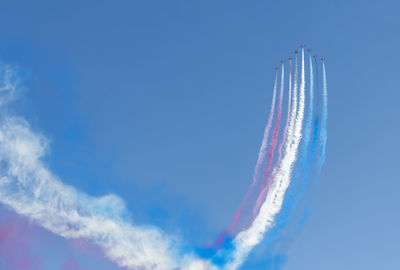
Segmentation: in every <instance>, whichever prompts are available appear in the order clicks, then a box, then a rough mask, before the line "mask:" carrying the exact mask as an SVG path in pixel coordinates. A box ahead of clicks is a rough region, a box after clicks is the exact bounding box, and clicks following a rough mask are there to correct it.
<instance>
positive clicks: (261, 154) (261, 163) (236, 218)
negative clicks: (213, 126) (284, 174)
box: [216, 72, 278, 244]
mask: <svg viewBox="0 0 400 270" xmlns="http://www.w3.org/2000/svg"><path fill="white" fill-rule="evenodd" d="M277 83H278V72H276V73H275V82H274V90H273V94H272V102H271V109H270V112H269V117H268V121H267V125H266V127H265V130H264V136H263V139H262V143H261V147H260V150H259V153H258V158H257V162H256V166H255V169H254V174H253V181H252V183H251V185H250V187H249V189H248V191H247V193H246V195H245V197H244V199H243V201H242V202H241V203H240V205H239V207H238V209H237V210H236V212H235V215H234V218H233V221H232V224H231V225H230V226H229V228H228V229H227V232H228V233H230V234H232V233H234V231H235V230H236V228H237V225H238V222H239V221H240V218H241V217H242V215H243V212H244V209H245V208H246V207H248V204H249V200H250V198H251V195H252V193H253V192H254V189H255V187H256V186H257V184H258V182H259V179H260V175H259V174H260V170H261V168H262V167H263V166H264V161H265V156H266V152H267V149H268V139H269V134H270V130H271V126H272V120H273V119H274V114H275V100H276V92H277ZM224 237H225V233H222V234H221V235H220V236H219V239H217V241H216V242H217V244H220V243H219V242H221V241H223V238H224Z"/></svg>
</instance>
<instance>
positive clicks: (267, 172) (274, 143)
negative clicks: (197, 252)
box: [252, 63, 290, 220]
mask: <svg viewBox="0 0 400 270" xmlns="http://www.w3.org/2000/svg"><path fill="white" fill-rule="evenodd" d="M284 74H285V66H284V64H283V63H282V75H281V90H280V93H279V105H278V113H277V117H276V122H275V126H274V130H273V137H272V143H271V148H270V149H269V151H268V163H267V168H266V170H265V177H264V182H263V183H262V185H261V187H260V193H259V195H258V197H257V200H256V203H255V205H254V207H253V212H252V220H253V219H254V218H255V217H256V216H257V214H258V210H259V208H260V205H261V203H262V202H263V200H264V199H265V195H266V193H267V191H268V189H269V187H270V184H271V182H272V181H271V178H272V175H271V169H272V162H273V160H274V152H275V149H276V146H277V144H278V136H279V129H280V126H281V118H282V101H283V88H284ZM288 106H289V110H290V103H289V104H288ZM288 120H289V114H288V118H287V121H286V127H285V131H284V134H283V136H284V138H283V139H282V141H281V143H280V145H279V150H280V153H279V157H281V156H282V153H281V152H282V147H283V143H282V142H284V140H285V137H286V129H287V126H288V123H289V122H288ZM279 161H280V160H279ZM279 161H278V162H277V163H276V165H278V164H279Z"/></svg>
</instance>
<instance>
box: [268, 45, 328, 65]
mask: <svg viewBox="0 0 400 270" xmlns="http://www.w3.org/2000/svg"><path fill="white" fill-rule="evenodd" d="M305 46H306V45H304V44H301V45H300V47H301V48H304V47H305ZM307 51H308V52H309V53H311V52H312V49H307ZM298 53H299V51H297V50H296V51H294V54H298ZM313 57H314V59H317V58H318V55H316V54H315V55H313ZM292 59H293V57H289V61H291V60H292ZM321 61H325V57H321ZM281 63H282V64H283V63H285V60H282V61H281ZM275 69H276V70H278V69H279V67H275Z"/></svg>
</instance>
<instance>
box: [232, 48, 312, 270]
mask: <svg viewBox="0 0 400 270" xmlns="http://www.w3.org/2000/svg"><path fill="white" fill-rule="evenodd" d="M296 67H297V65H296ZM296 88H297V75H296V73H295V85H294V91H293V96H294V97H293V111H292V114H291V120H290V124H289V125H290V127H289V129H290V130H293V129H294V130H293V132H290V135H289V131H288V141H287V144H286V145H285V154H284V157H283V159H282V162H281V164H280V166H279V168H278V170H277V172H276V174H275V181H274V183H273V185H272V187H271V189H270V191H269V193H268V195H267V197H266V199H265V202H264V203H263V205H262V206H261V209H260V212H259V215H258V216H257V217H256V218H255V220H254V221H253V223H252V225H251V226H250V227H249V228H248V229H247V230H244V231H242V232H240V233H239V234H238V235H237V236H236V238H235V239H234V241H233V244H234V247H235V249H234V252H233V255H232V258H231V261H230V262H229V263H228V264H227V267H226V269H237V268H238V267H239V266H240V265H241V264H242V263H243V261H244V259H245V258H246V257H247V256H248V254H249V252H250V251H251V249H252V248H253V247H254V246H255V245H257V244H258V243H259V242H260V241H261V240H262V239H263V237H264V235H265V233H266V232H267V231H268V230H269V229H271V228H272V227H273V225H274V223H275V216H276V215H277V214H278V213H279V211H280V210H281V208H282V204H283V199H284V196H285V192H286V190H287V188H288V187H289V184H290V180H291V175H292V170H293V164H294V162H295V161H296V158H297V152H298V147H299V144H300V141H301V136H302V134H301V131H302V125H303V118H304V101H305V74H304V50H302V59H301V84H300V93H299V105H298V109H297V114H296V116H295V118H296V120H295V121H293V116H294V114H293V112H295V113H296V110H295V109H296V107H295V104H296V99H295V97H296V90H297V89H296ZM293 126H294V127H293Z"/></svg>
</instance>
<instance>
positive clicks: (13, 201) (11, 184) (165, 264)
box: [0, 71, 212, 270]
mask: <svg viewBox="0 0 400 270" xmlns="http://www.w3.org/2000/svg"><path fill="white" fill-rule="evenodd" d="M10 72H11V71H7V72H5V73H0V74H2V76H1V77H0V81H1V82H2V83H1V85H0V92H1V93H2V94H4V97H5V98H1V99H0V104H5V102H6V101H7V100H8V99H10V95H12V93H13V92H14V91H15V89H16V84H14V83H13V81H12V76H11V75H10V74H11V73H10ZM0 113H1V114H0V115H1V119H0V202H1V203H3V204H4V205H6V206H8V207H9V208H11V209H13V210H14V211H15V212H16V213H18V214H20V215H23V216H26V217H29V218H30V220H32V221H34V222H35V223H36V224H38V225H40V226H42V227H44V228H46V229H47V230H49V231H51V232H53V233H55V234H57V235H60V236H62V237H65V238H72V239H78V238H82V239H88V240H90V241H91V242H93V243H94V244H97V245H99V246H100V247H102V248H103V250H104V252H105V254H106V255H107V257H108V258H110V259H111V260H113V261H114V262H116V263H117V264H118V265H119V266H121V267H126V268H128V269H154V270H156V269H157V270H158V269H162V270H165V269H170V270H172V269H176V268H178V267H180V269H196V270H197V269H207V270H208V269H212V266H211V265H208V263H207V261H200V260H198V259H196V256H195V255H193V254H192V253H191V251H190V250H187V251H185V250H183V248H182V245H181V243H180V242H179V239H177V238H174V237H172V236H168V235H166V234H165V233H163V232H162V231H160V230H159V229H157V228H155V227H151V226H139V225H132V223H131V222H130V220H129V219H128V218H126V216H127V209H126V207H125V205H124V202H123V201H122V200H121V199H120V198H119V197H117V196H116V195H106V196H103V197H100V198H94V197H90V196H88V195H86V194H84V193H82V192H80V191H78V190H76V189H74V188H73V187H71V186H68V185H65V184H63V183H62V182H61V181H60V180H59V179H58V178H57V177H56V176H55V175H54V174H53V173H51V172H50V171H49V170H48V169H47V168H46V166H45V165H44V163H43V161H42V160H41V158H42V157H43V156H44V155H45V154H46V153H47V152H48V142H47V140H46V138H44V137H43V136H42V135H40V134H37V133H35V132H33V131H32V130H31V129H30V126H29V124H28V123H27V122H26V121H25V120H24V119H22V118H17V117H12V116H8V115H7V114H6V113H5V111H4V108H1V112H0ZM193 265H195V266H193ZM200 266H202V268H201V267H200ZM193 267H195V268H193Z"/></svg>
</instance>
